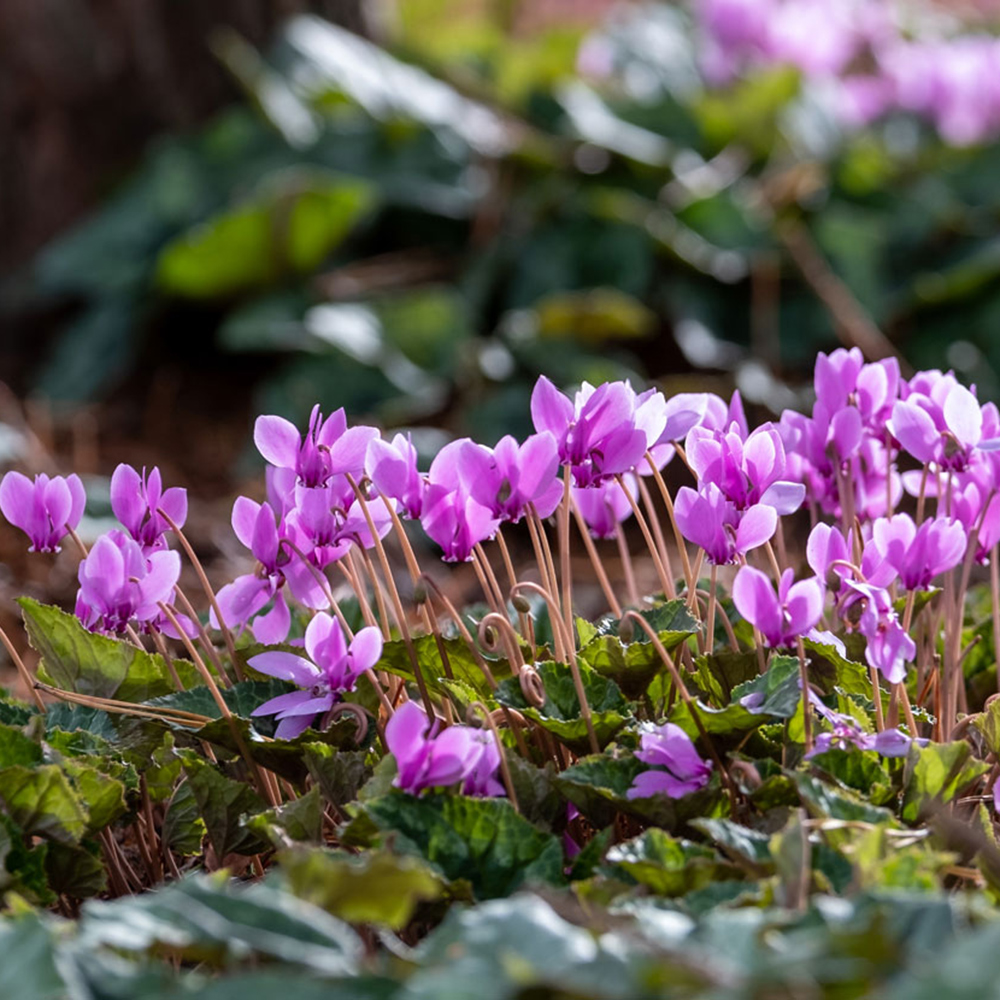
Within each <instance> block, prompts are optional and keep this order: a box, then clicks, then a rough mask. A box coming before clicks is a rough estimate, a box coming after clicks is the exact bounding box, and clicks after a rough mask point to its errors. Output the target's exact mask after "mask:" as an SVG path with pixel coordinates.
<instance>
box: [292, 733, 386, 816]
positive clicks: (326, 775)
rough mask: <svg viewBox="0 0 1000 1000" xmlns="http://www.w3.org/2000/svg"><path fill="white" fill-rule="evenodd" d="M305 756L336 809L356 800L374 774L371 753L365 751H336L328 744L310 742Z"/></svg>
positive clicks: (311, 770)
mask: <svg viewBox="0 0 1000 1000" xmlns="http://www.w3.org/2000/svg"><path fill="white" fill-rule="evenodd" d="M302 759H303V761H304V762H305V765H306V767H307V768H308V770H309V775H310V777H311V778H312V779H313V781H315V782H316V784H317V785H318V787H319V788H320V790H321V791H322V793H323V796H324V797H325V798H326V800H327V801H328V802H330V803H331V805H333V806H334V807H335V808H336V809H341V808H342V807H343V806H345V805H346V804H347V803H348V802H353V801H354V800H355V799H356V798H357V796H358V791H359V790H360V788H361V786H362V785H363V784H364V783H365V782H366V781H367V780H368V778H369V777H370V776H371V773H372V769H371V767H370V766H369V764H368V762H367V754H365V753H364V752H363V751H361V750H336V749H335V748H334V747H331V746H330V745H329V744H326V743H307V744H306V746H305V747H304V748H303V751H302Z"/></svg>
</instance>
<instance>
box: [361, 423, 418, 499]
mask: <svg viewBox="0 0 1000 1000" xmlns="http://www.w3.org/2000/svg"><path fill="white" fill-rule="evenodd" d="M365 468H366V469H367V471H368V478H369V479H371V481H372V485H373V486H374V487H375V489H376V490H378V492H379V493H381V494H383V495H384V496H387V497H389V499H391V500H395V501H397V502H398V503H399V505H400V507H401V508H402V511H401V513H402V515H403V516H405V517H408V518H418V517H420V511H421V508H422V505H423V495H424V481H423V478H422V477H421V475H420V472H419V471H418V469H417V449H416V448H414V447H413V442H412V441H411V440H410V438H409V436H407V437H404V436H403V435H402V434H397V435H396V436H395V437H394V438H393V439H392V441H391V442H389V441H383V440H382V439H381V438H380V437H375V438H372V439H371V441H369V442H368V453H367V455H366V457H365Z"/></svg>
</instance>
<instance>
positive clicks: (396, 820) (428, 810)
mask: <svg viewBox="0 0 1000 1000" xmlns="http://www.w3.org/2000/svg"><path fill="white" fill-rule="evenodd" d="M362 808H363V810H364V813H365V814H366V815H368V816H369V817H370V818H371V819H372V820H374V822H375V824H376V825H377V826H378V827H379V829H381V830H382V831H383V832H389V831H393V832H395V833H396V834H397V836H398V838H399V839H398V840H397V843H398V844H399V846H400V847H405V848H406V849H408V850H409V851H410V852H412V853H416V854H419V855H420V856H421V857H423V858H425V859H426V860H427V861H429V862H430V863H431V864H432V865H434V866H435V867H437V868H438V869H440V871H441V872H442V873H443V874H444V875H445V877H446V878H448V879H449V880H451V881H456V880H458V879H465V880H466V881H468V882H469V884H470V885H471V886H472V889H473V892H474V893H475V894H476V896H477V897H479V898H480V899H490V898H493V897H495V896H504V895H507V894H509V893H511V892H513V891H514V890H515V889H517V888H518V886H520V885H522V884H523V883H525V882H534V881H540V882H551V883H553V884H559V883H560V882H562V880H563V875H562V864H563V853H562V847H561V846H560V844H559V841H558V840H557V839H556V838H555V837H554V836H552V834H549V833H543V832H542V831H541V830H538V829H537V828H536V827H534V826H532V825H531V824H530V823H529V822H528V821H527V820H525V819H524V818H523V817H521V816H519V815H518V814H517V813H516V812H515V811H514V809H513V807H512V806H511V804H510V803H509V802H507V801H506V800H504V799H474V798H468V797H467V796H464V795H448V794H444V793H432V794H430V795H425V796H423V797H421V798H416V797H414V796H412V795H407V794H406V793H405V792H401V791H398V790H394V791H392V792H391V793H390V794H388V795H385V796H383V797H382V798H379V799H375V800H373V801H370V802H366V803H365V804H364V806H363V807H362Z"/></svg>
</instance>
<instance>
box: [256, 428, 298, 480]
mask: <svg viewBox="0 0 1000 1000" xmlns="http://www.w3.org/2000/svg"><path fill="white" fill-rule="evenodd" d="M253 443H254V444H255V445H256V446H257V450H258V451H259V452H260V453H261V455H263V457H264V460H265V461H266V462H270V463H271V464H272V465H277V466H279V467H280V468H285V469H294V468H295V466H296V463H297V462H298V458H299V447H300V445H301V444H302V438H301V437H300V436H299V432H298V430H297V429H296V427H295V425H294V424H293V423H292V422H291V421H289V420H286V419H285V418H284V417H277V416H266V415H262V416H259V417H258V418H257V422H256V423H255V424H254V427H253Z"/></svg>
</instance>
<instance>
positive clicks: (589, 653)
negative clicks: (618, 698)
mask: <svg viewBox="0 0 1000 1000" xmlns="http://www.w3.org/2000/svg"><path fill="white" fill-rule="evenodd" d="M579 659H580V662H581V663H585V664H586V665H587V666H588V667H590V668H591V669H592V670H593V671H595V672H596V673H598V674H600V675H601V676H602V677H607V678H609V679H610V680H612V681H614V682H615V684H617V685H618V687H619V688H620V689H621V691H622V694H624V695H625V697H626V698H628V699H630V700H632V701H634V700H636V699H637V698H641V697H642V695H643V694H645V692H646V689H647V688H648V687H649V684H650V682H651V681H652V680H653V678H654V677H655V676H656V675H657V674H658V673H659V672H660V671H661V670H663V661H662V660H661V659H660V655H659V653H657V652H656V649H655V648H654V647H653V645H652V644H651V643H648V642H645V643H643V642H633V643H629V644H628V645H626V644H625V643H623V642H622V641H621V639H619V638H618V637H617V636H614V635H599V636H597V637H596V638H594V639H591V640H590V641H589V642H588V643H587V645H586V646H584V647H583V649H581V650H580V653H579Z"/></svg>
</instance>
